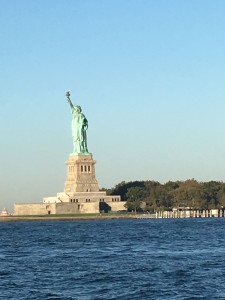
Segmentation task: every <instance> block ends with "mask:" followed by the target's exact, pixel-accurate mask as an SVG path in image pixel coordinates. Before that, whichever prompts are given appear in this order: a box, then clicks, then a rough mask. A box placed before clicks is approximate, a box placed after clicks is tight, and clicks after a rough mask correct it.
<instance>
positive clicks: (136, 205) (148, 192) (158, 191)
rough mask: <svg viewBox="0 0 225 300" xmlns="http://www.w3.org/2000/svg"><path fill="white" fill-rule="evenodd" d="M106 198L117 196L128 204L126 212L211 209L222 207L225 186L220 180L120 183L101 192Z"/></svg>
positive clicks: (223, 205)
mask: <svg viewBox="0 0 225 300" xmlns="http://www.w3.org/2000/svg"><path fill="white" fill-rule="evenodd" d="M103 190H105V191H106V193H107V195H120V196H121V199H122V201H127V204H126V206H127V209H128V211H148V212H156V211H160V210H170V209H172V208H181V207H190V208H193V209H212V208H221V207H225V183H223V182H220V181H209V182H198V181H196V180H195V179H188V180H186V181H168V182H167V183H165V184H161V183H159V182H157V181H151V180H147V181H130V182H125V181H122V182H120V183H119V184H117V185H116V186H115V187H114V188H111V189H103Z"/></svg>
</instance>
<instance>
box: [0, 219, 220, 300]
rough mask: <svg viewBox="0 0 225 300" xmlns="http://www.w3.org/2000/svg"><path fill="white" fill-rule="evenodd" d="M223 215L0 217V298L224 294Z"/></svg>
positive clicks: (211, 296)
mask: <svg viewBox="0 0 225 300" xmlns="http://www.w3.org/2000/svg"><path fill="white" fill-rule="evenodd" d="M224 228H225V218H209V219H137V220H135V219H132V220H122V219H121V220H88V221H85V220H80V221H36V222H35V221H31V222H1V223H0V299H5V300H6V299H7V300H8V299H28V300H32V299H44V300H50V299H51V300H53V299H54V300H59V299H62V300H72V299H82V300H89V299H163V300H166V299H179V300H180V299H190V300H191V299H209V300H212V299H225V236H224Z"/></svg>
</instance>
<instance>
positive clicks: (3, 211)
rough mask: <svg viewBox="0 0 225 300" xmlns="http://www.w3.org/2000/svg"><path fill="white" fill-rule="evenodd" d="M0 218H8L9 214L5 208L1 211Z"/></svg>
mask: <svg viewBox="0 0 225 300" xmlns="http://www.w3.org/2000/svg"><path fill="white" fill-rule="evenodd" d="M0 216H1V217H8V216H9V213H8V211H7V210H6V209H5V208H3V210H2V212H1V214H0Z"/></svg>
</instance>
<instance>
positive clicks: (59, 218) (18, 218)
mask: <svg viewBox="0 0 225 300" xmlns="http://www.w3.org/2000/svg"><path fill="white" fill-rule="evenodd" d="M154 218H155V217H154V215H108V216H106V215H95V216H90V215H89V216H84V215H82V216H55V217H54V216H51V217H49V216H5V217H2V216H1V217H0V222H21V221H79V220H113V219H124V220H125V219H154Z"/></svg>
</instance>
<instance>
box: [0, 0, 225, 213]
mask: <svg viewBox="0 0 225 300" xmlns="http://www.w3.org/2000/svg"><path fill="white" fill-rule="evenodd" d="M0 4H1V10H0V40H1V47H0V78H1V80H0V87H1V88H0V99H1V113H0V130H1V148H0V149H1V150H0V151H1V152H0V153H1V155H0V170H1V173H0V179H1V184H0V209H2V208H3V207H6V208H8V209H9V210H11V211H12V209H13V203H15V202H41V201H42V198H43V197H44V196H54V195H56V193H57V192H61V191H63V186H64V182H65V179H66V166H65V161H66V160H67V158H68V156H69V153H70V152H71V151H72V137H71V115H70V109H69V106H68V104H67V102H66V97H65V91H66V90H67V89H70V90H71V98H72V101H73V102H74V103H77V104H79V105H81V107H82V109H83V112H84V114H85V115H86V117H87V119H88V121H89V130H88V147H89V151H90V152H91V153H92V154H93V157H94V159H96V160H97V165H96V174H97V179H98V181H99V185H100V186H101V187H113V186H114V185H115V184H117V183H119V182H120V181H122V180H125V181H130V180H148V179H149V180H156V181H160V182H161V183H164V182H166V181H169V180H186V179H189V178H195V179H196V180H198V181H209V180H219V181H225V117H224V115H225V101H224V99H225V84H224V82H225V59H224V53H225V36H224V35H225V34H224V33H225V18H224V11H225V1H223V0H214V1H211V0H186V1H185V0H183V1H181V0H101V1H100V0H80V1H78V0H66V1H63V0H60V1H59V0H48V1H45V0H39V1H36V0H29V1H28V0H26V1H25V0H20V1H15V0H0Z"/></svg>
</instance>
